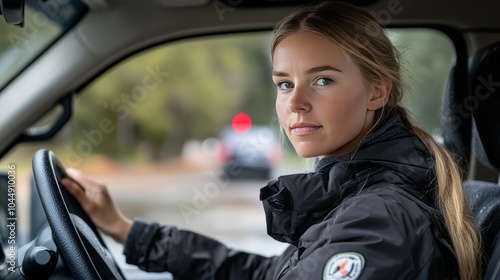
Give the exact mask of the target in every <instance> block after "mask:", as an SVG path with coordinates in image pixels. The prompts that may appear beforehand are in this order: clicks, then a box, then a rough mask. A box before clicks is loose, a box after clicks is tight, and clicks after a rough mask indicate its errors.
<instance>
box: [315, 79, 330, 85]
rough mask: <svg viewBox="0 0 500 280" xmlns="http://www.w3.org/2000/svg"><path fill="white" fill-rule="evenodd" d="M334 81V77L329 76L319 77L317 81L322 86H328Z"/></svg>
mask: <svg viewBox="0 0 500 280" xmlns="http://www.w3.org/2000/svg"><path fill="white" fill-rule="evenodd" d="M332 82H333V80H332V79H329V78H319V79H318V80H317V81H316V83H317V84H318V85H320V86H327V85H329V84H331V83H332Z"/></svg>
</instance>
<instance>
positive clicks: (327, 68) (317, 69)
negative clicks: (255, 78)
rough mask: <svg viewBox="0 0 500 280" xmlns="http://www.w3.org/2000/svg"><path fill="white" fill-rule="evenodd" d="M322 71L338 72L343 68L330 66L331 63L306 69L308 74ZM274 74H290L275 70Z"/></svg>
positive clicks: (280, 75) (282, 75) (281, 75)
mask: <svg viewBox="0 0 500 280" xmlns="http://www.w3.org/2000/svg"><path fill="white" fill-rule="evenodd" d="M321 71H336V72H340V73H342V70H340V69H338V68H335V67H333V66H330V65H322V66H316V67H313V68H311V69H308V70H307V71H306V74H312V73H316V72H321ZM273 76H277V77H286V76H289V75H288V73H285V72H281V71H273Z"/></svg>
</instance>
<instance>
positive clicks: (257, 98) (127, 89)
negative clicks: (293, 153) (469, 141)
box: [0, 29, 453, 161]
mask: <svg viewBox="0 0 500 280" xmlns="http://www.w3.org/2000/svg"><path fill="white" fill-rule="evenodd" d="M388 34H389V36H390V37H391V39H392V40H393V42H394V43H395V44H396V46H397V47H398V48H399V49H400V51H401V54H402V64H403V68H404V69H405V71H404V74H405V75H404V81H405V83H406V85H407V87H406V88H407V90H406V93H407V94H406V96H405V99H404V103H405V104H406V105H407V107H409V108H410V110H411V111H412V112H413V113H414V114H415V115H416V116H417V118H418V120H419V121H420V122H421V124H422V125H423V126H424V128H426V129H427V130H428V131H430V132H432V133H439V115H440V111H439V110H440V106H441V98H442V93H443V91H444V85H445V82H446V79H447V75H448V72H449V69H450V65H451V59H452V54H453V47H452V43H451V42H450V41H449V39H448V38H447V37H446V36H445V35H443V34H441V33H439V32H438V31H433V30H430V29H401V30H391V31H389V32H388ZM270 39H271V34H270V33H269V32H260V33H244V34H240V35H220V36H211V37H206V38H197V39H188V40H183V41H179V42H173V43H169V44H166V45H163V46H158V47H156V48H153V49H149V50H146V51H144V52H142V53H139V54H137V55H135V56H133V57H131V58H129V59H127V60H126V61H124V62H122V63H120V64H118V65H117V66H115V67H113V68H111V69H110V70H109V71H107V72H106V73H104V74H103V75H101V76H100V77H99V78H98V79H97V80H95V81H94V82H92V83H91V84H90V85H89V86H87V87H86V88H85V89H84V90H83V91H81V92H79V93H78V95H77V99H76V102H75V115H74V118H73V120H72V122H71V123H70V125H69V126H68V127H67V128H66V129H65V130H64V131H63V132H61V133H60V135H59V136H58V137H57V139H56V140H55V141H53V145H54V147H53V148H54V149H55V150H58V148H57V147H65V148H59V151H61V150H66V152H68V151H73V152H75V153H76V154H78V155H79V156H87V155H88V154H90V153H100V154H105V155H108V156H111V157H113V158H116V159H120V160H128V159H130V160H138V159H141V158H142V159H146V160H148V161H149V160H153V161H159V160H166V159H171V158H175V157H177V156H178V155H179V154H180V153H181V151H182V147H183V145H184V143H186V141H189V140H192V139H196V140H203V139H206V138H209V137H217V136H218V134H219V132H220V131H221V130H222V129H223V128H224V127H225V126H227V125H229V124H230V123H231V119H232V117H233V116H234V115H235V114H237V113H238V112H245V113H247V114H249V115H250V116H251V117H252V119H253V121H254V123H256V124H263V125H270V126H272V127H273V128H275V129H276V130H278V125H277V120H276V115H275V111H274V98H275V86H274V84H273V82H272V79H271V62H270V54H269V46H270ZM0 43H1V42H0ZM68 141H69V142H68ZM284 142H286V141H284ZM288 145H289V144H288ZM49 147H50V146H49ZM288 150H290V149H287V151H288ZM286 153H287V154H289V152H286Z"/></svg>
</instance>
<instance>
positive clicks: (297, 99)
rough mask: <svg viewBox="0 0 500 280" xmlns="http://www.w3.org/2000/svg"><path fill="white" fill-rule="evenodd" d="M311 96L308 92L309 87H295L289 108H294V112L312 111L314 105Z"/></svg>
mask: <svg viewBox="0 0 500 280" xmlns="http://www.w3.org/2000/svg"><path fill="white" fill-rule="evenodd" d="M309 99H310V97H309V94H308V92H307V89H303V88H301V87H297V86H296V87H295V89H294V91H293V93H292V95H291V97H290V99H289V102H288V108H290V110H292V112H294V113H299V112H301V113H305V112H309V111H311V108H312V105H311V102H310V100H309Z"/></svg>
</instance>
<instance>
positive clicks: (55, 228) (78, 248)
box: [33, 149, 123, 280]
mask: <svg viewBox="0 0 500 280" xmlns="http://www.w3.org/2000/svg"><path fill="white" fill-rule="evenodd" d="M33 176H34V178H35V182H36V187H37V190H38V193H39V195H40V201H41V204H42V207H43V209H44V212H45V215H46V217H47V221H48V224H49V227H50V230H51V231H52V237H53V240H54V243H55V244H56V245H57V249H58V252H59V253H60V254H61V256H62V258H63V259H64V261H65V263H66V265H67V266H68V268H69V270H70V271H71V273H72V274H73V276H74V277H75V279H78V280H89V279H92V280H93V279H106V280H107V279H123V277H122V275H121V273H120V272H119V268H118V267H116V264H115V263H114V261H113V260H112V259H111V258H112V256H110V254H108V253H107V250H105V248H104V246H103V245H101V243H100V241H99V238H98V236H97V235H96V234H95V233H94V231H93V230H92V228H95V225H93V224H92V222H91V221H89V222H88V223H89V224H88V225H87V224H86V223H85V222H83V221H84V220H88V217H82V219H80V218H79V217H78V216H75V215H73V214H70V213H69V211H68V208H67V206H66V204H67V202H68V201H65V199H64V197H63V194H62V193H63V189H62V188H61V187H60V184H61V179H62V178H64V177H65V176H66V173H65V169H64V167H63V166H62V164H61V163H60V161H59V160H58V159H57V157H56V156H55V155H54V153H52V152H51V151H49V150H45V149H43V150H39V151H37V152H36V153H35V155H34V156H33ZM81 215H82V216H85V215H86V214H85V213H83V214H81Z"/></svg>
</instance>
